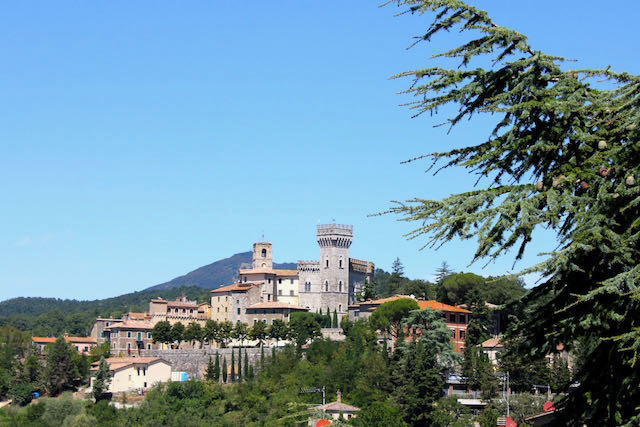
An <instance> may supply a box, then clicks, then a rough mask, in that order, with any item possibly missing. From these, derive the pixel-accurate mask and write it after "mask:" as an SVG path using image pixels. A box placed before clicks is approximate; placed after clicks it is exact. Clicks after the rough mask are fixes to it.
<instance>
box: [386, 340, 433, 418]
mask: <svg viewBox="0 0 640 427" xmlns="http://www.w3.org/2000/svg"><path fill="white" fill-rule="evenodd" d="M396 353H399V360H398V361H397V362H396V363H395V367H394V370H393V382H394V385H395V388H394V391H393V396H394V397H395V400H396V402H398V404H399V405H400V409H401V410H402V414H403V416H404V420H405V421H406V422H407V423H408V424H410V425H428V419H429V414H430V413H431V411H432V410H433V403H434V402H435V401H436V400H438V398H440V395H441V394H442V388H443V387H444V378H443V376H442V374H441V373H440V365H439V363H438V355H437V353H436V350H435V349H434V348H433V347H430V346H429V345H428V344H427V342H426V341H410V342H408V343H403V344H401V345H399V346H398V348H397V349H396Z"/></svg>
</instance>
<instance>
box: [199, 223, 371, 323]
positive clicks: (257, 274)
mask: <svg viewBox="0 0 640 427" xmlns="http://www.w3.org/2000/svg"><path fill="white" fill-rule="evenodd" d="M316 240H317V242H318V245H319V246H320V260H319V261H298V265H297V269H296V270H283V269H274V268H273V247H272V244H271V243H269V242H256V243H254V245H253V258H252V265H251V267H252V268H250V269H241V270H239V271H238V277H239V281H240V282H241V283H259V282H262V285H261V295H260V301H257V302H271V301H277V302H282V303H287V304H291V305H294V306H301V307H306V308H308V309H309V310H310V311H312V312H316V311H319V310H321V311H322V312H323V313H325V312H326V311H327V309H329V311H330V312H331V313H333V312H334V310H335V311H337V313H338V315H339V316H342V315H345V314H347V313H348V311H347V309H348V305H349V304H350V303H354V302H355V301H356V294H357V292H358V291H360V289H361V287H362V285H363V283H364V282H365V281H369V280H371V278H372V277H373V273H374V268H375V266H374V264H373V263H372V262H369V261H362V260H358V259H354V258H350V257H349V247H350V246H351V243H352V242H353V226H351V225H341V224H328V225H318V228H317V237H316ZM257 302H254V304H255V303H257ZM211 305H212V309H213V307H214V301H213V300H212V303H211ZM246 308H248V306H241V307H236V308H235V310H236V311H237V310H238V309H239V310H240V312H241V313H242V310H243V309H245V310H246ZM217 309H218V307H215V309H213V311H214V312H213V313H212V318H215V317H214V316H215V314H216V313H215V312H216V311H217Z"/></svg>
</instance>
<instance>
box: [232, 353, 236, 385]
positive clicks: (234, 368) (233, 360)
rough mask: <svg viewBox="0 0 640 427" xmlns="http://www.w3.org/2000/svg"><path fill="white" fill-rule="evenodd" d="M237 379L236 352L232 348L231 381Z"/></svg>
mask: <svg viewBox="0 0 640 427" xmlns="http://www.w3.org/2000/svg"><path fill="white" fill-rule="evenodd" d="M235 380H236V352H235V350H234V349H233V347H232V348H231V382H235Z"/></svg>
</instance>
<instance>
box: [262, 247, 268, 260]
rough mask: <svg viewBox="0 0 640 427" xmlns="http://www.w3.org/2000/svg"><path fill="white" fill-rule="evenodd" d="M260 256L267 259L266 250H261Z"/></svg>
mask: <svg viewBox="0 0 640 427" xmlns="http://www.w3.org/2000/svg"><path fill="white" fill-rule="evenodd" d="M261 255H262V258H266V257H267V250H266V249H264V248H263V249H262V253H261Z"/></svg>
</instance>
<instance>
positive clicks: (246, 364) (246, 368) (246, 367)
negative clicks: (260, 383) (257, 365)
mask: <svg viewBox="0 0 640 427" xmlns="http://www.w3.org/2000/svg"><path fill="white" fill-rule="evenodd" d="M244 378H245V380H246V379H250V378H251V377H250V376H249V357H248V355H247V349H246V348H245V349H244Z"/></svg>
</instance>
